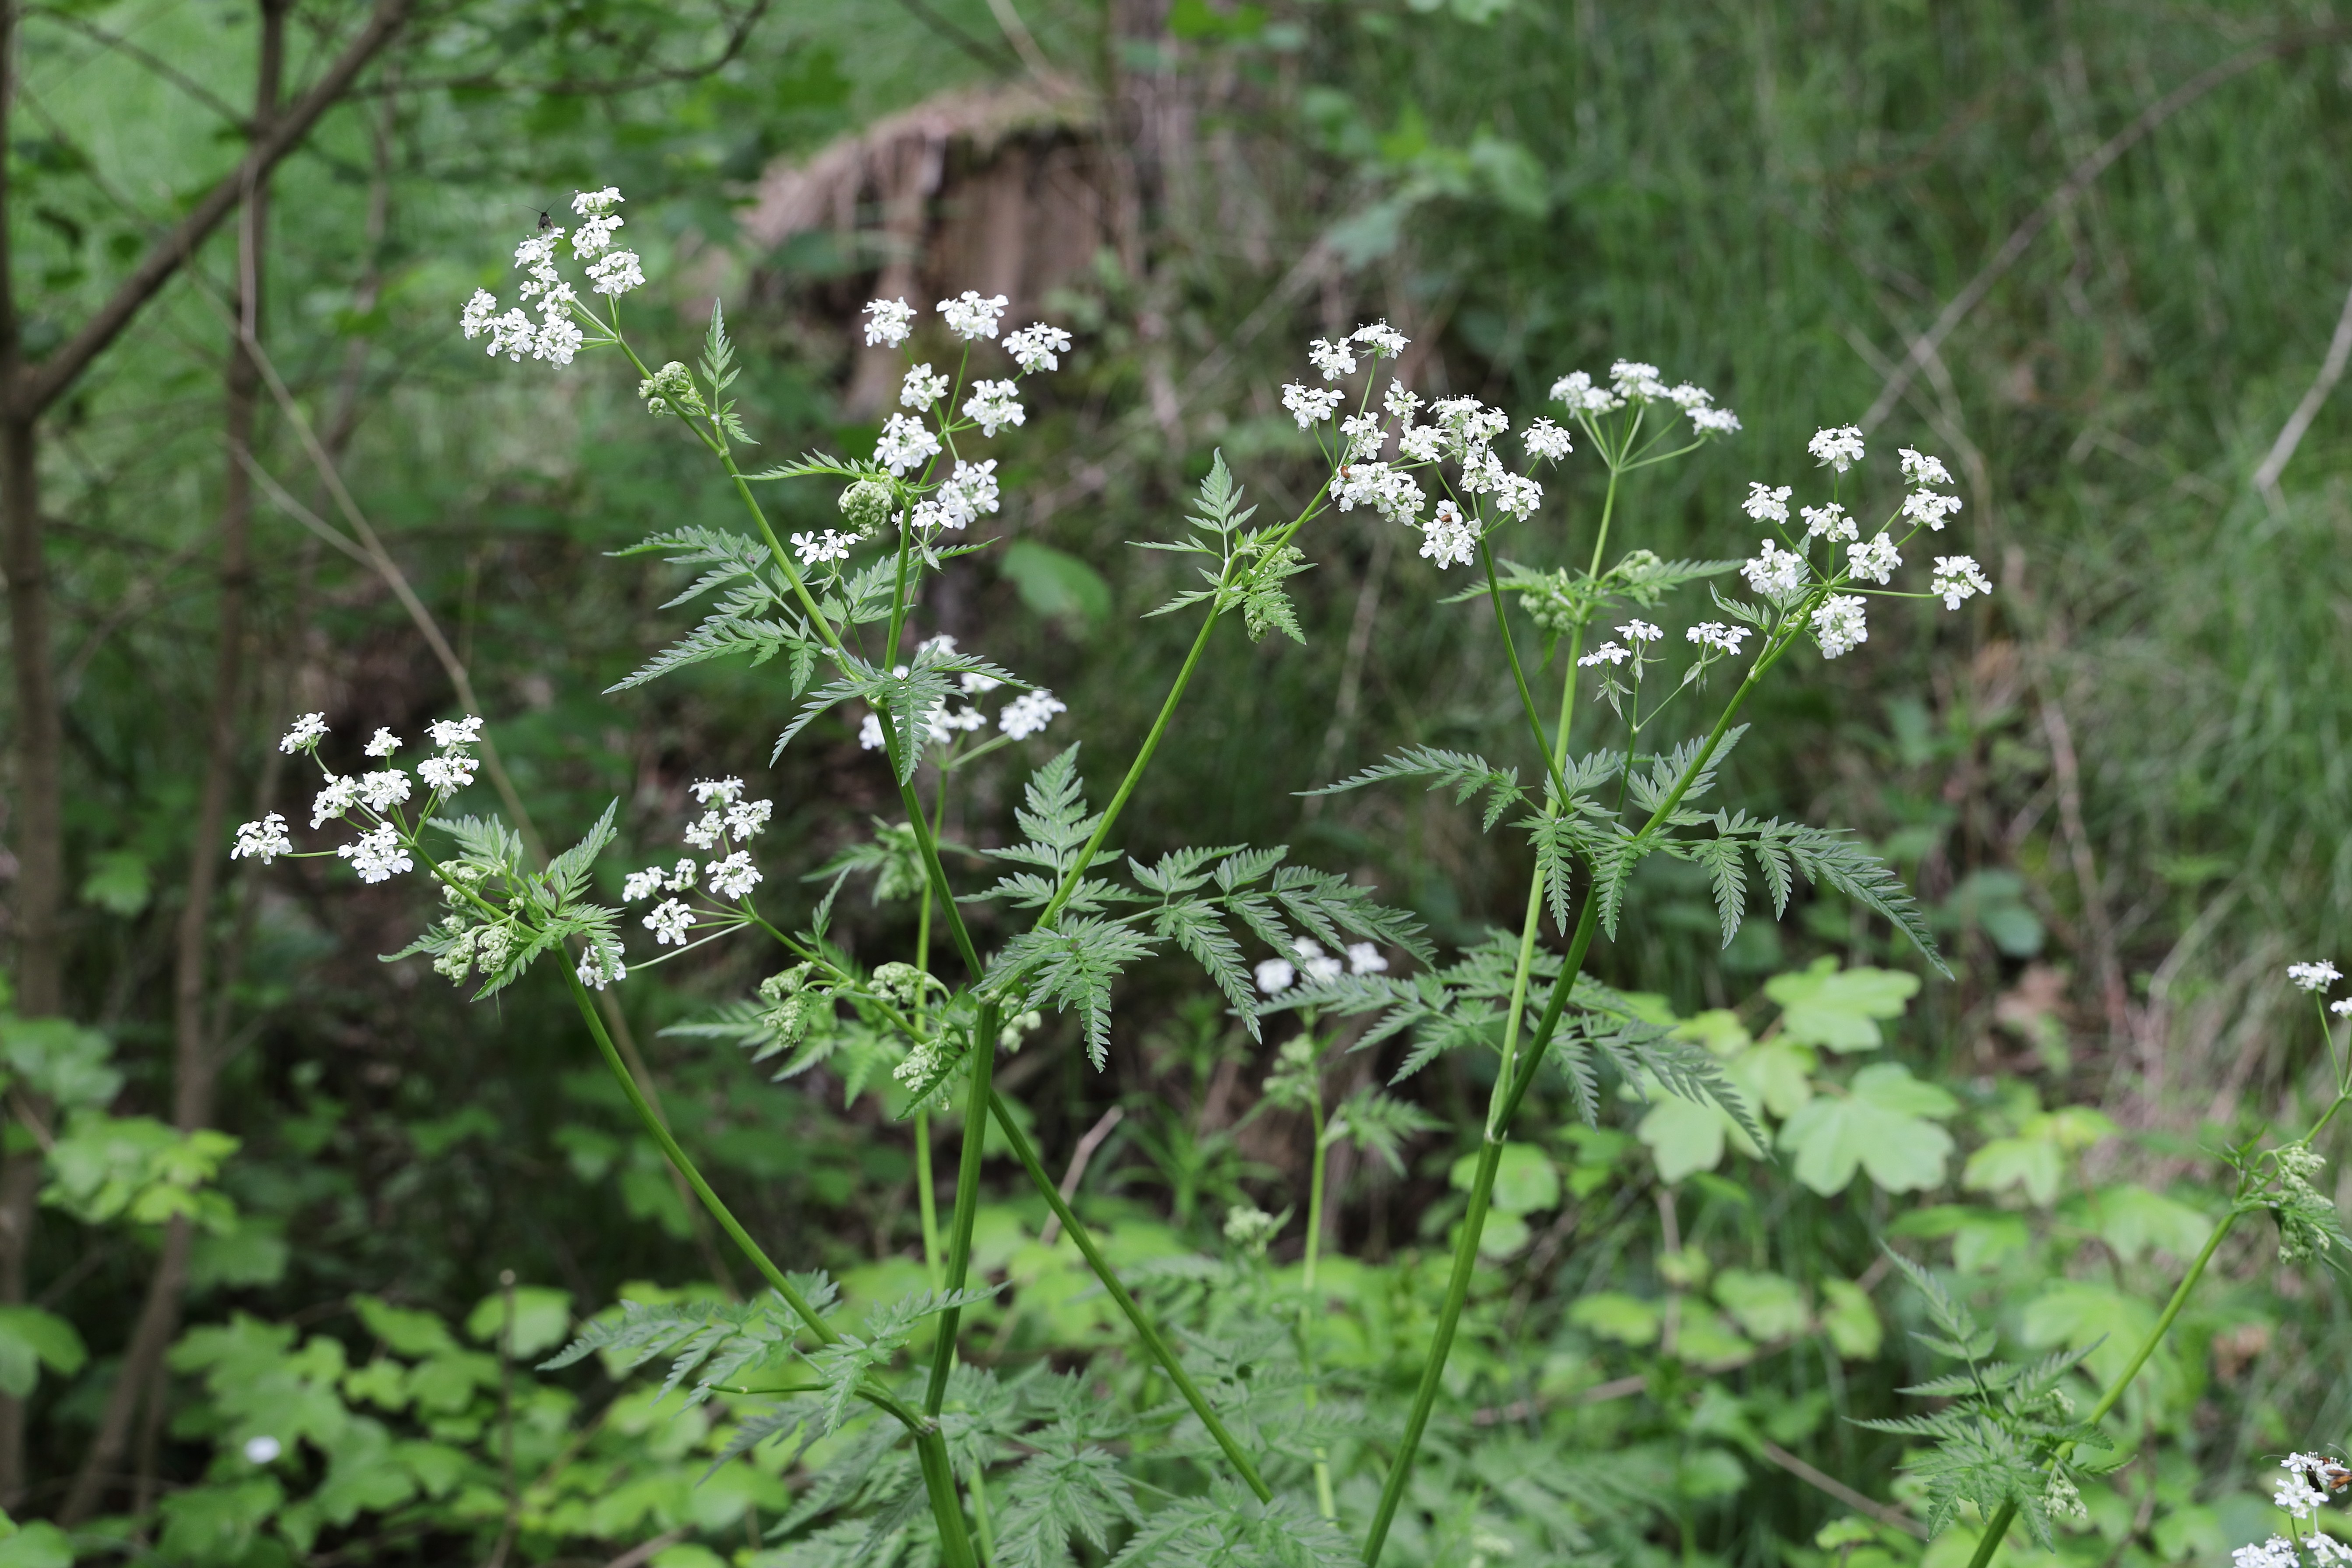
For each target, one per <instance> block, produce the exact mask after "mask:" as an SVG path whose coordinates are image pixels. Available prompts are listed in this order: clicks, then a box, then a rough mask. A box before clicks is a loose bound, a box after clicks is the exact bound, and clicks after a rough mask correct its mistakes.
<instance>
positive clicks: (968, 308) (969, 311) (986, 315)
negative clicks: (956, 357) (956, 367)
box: [940, 289, 1006, 342]
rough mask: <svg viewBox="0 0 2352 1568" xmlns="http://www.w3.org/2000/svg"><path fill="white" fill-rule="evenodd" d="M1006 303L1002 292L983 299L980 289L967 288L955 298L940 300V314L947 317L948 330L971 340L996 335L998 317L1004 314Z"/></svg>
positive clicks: (966, 339)
mask: <svg viewBox="0 0 2352 1568" xmlns="http://www.w3.org/2000/svg"><path fill="white" fill-rule="evenodd" d="M1005 303H1006V301H1005V298H1004V296H1003V295H1002V294H999V295H996V296H995V297H993V298H992V299H982V297H981V294H980V291H979V290H978V289H965V290H964V291H963V292H962V293H961V295H959V296H957V297H956V298H955V299H952V300H940V315H942V316H944V317H946V318H947V322H948V331H951V332H953V333H954V334H955V335H956V336H958V337H960V338H962V339H963V340H965V341H966V342H970V341H971V340H972V339H974V338H992V337H994V336H995V335H996V319H997V318H998V317H999V316H1002V315H1003V314H1004V306H1005Z"/></svg>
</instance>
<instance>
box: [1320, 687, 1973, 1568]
mask: <svg viewBox="0 0 2352 1568" xmlns="http://www.w3.org/2000/svg"><path fill="white" fill-rule="evenodd" d="M1788 646H1789V645H1788V644H1787V643H1786V642H1783V643H1781V644H1780V646H1779V647H1768V648H1766V649H1765V650H1764V652H1763V653H1761V654H1760V655H1759V657H1758V658H1757V660H1756V664H1755V666H1754V668H1750V669H1749V670H1748V679H1746V680H1744V681H1742V682H1741V683H1740V687H1739V689H1738V691H1737V692H1735V693H1733V695H1732V699H1731V700H1730V701H1729V702H1727V703H1726V704H1725V705H1724V710H1723V713H1722V716H1721V717H1720V718H1718V719H1717V721H1716V724H1715V728H1714V729H1713V730H1712V731H1708V733H1707V737H1706V742H1705V743H1704V744H1702V745H1701V746H1700V747H1699V749H1698V753H1697V754H1696V756H1694V757H1693V758H1692V759H1691V763H1690V766H1689V767H1688V768H1686V769H1685V770H1684V772H1683V775H1682V777H1681V778H1679V779H1677V780H1676V781H1675V787H1674V789H1673V791H1672V792H1671V793H1669V794H1668V795H1667V796H1666V798H1665V799H1664V801H1662V802H1660V803H1659V805H1658V808H1657V810H1656V811H1654V812H1653V813H1652V814H1651V816H1650V820H1649V821H1648V822H1646V823H1644V824H1643V826H1642V829H1641V831H1642V832H1643V833H1648V832H1650V831H1651V830H1652V829H1654V828H1655V827H1656V826H1658V824H1660V823H1661V822H1664V820H1665V819H1666V817H1667V816H1670V815H1672V813H1673V812H1674V810H1675V807H1676V806H1677V805H1681V804H1682V798H1683V796H1684V795H1685V794H1686V793H1688V791H1689V789H1690V786H1691V782H1692V781H1693V780H1694V779H1696V778H1697V777H1698V775H1699V773H1700V772H1701V771H1703V770H1704V769H1705V768H1706V764H1707V763H1708V762H1709V761H1710V760H1711V759H1712V758H1713V757H1714V755H1715V752H1716V750H1717V747H1719V746H1721V745H1722V744H1723V737H1724V736H1725V735H1726V734H1727V732H1729V731H1730V729H1731V721H1732V719H1733V718H1734V717H1735V716H1737V715H1738V711H1739V710H1740V708H1741V706H1742V705H1743V704H1744V703H1745V702H1746V701H1747V700H1748V694H1749V693H1750V692H1752V691H1753V690H1754V689H1756V684H1757V682H1759V680H1761V679H1763V678H1764V674H1765V672H1766V671H1767V670H1769V668H1771V667H1772V665H1773V664H1774V663H1775V662H1777V661H1778V659H1779V658H1780V655H1781V653H1782V652H1784V651H1785V650H1786V649H1787V647H1788ZM1570 689H1571V690H1573V689H1574V681H1573V679H1572V678H1571V679H1570ZM1560 733H1561V735H1562V736H1563V737H1565V736H1566V734H1567V726H1566V725H1565V724H1564V723H1563V724H1562V726H1561V730H1560ZM1535 885H1536V890H1537V892H1538V894H1540V892H1541V890H1542V872H1541V871H1540V870H1538V872H1537V878H1536V884H1535ZM1537 912H1538V910H1536V908H1535V907H1534V906H1533V905H1532V904H1531V906H1530V914H1531V915H1533V914H1535V913H1537ZM1600 917H1601V903H1600V900H1597V899H1595V898H1593V897H1591V895H1590V894H1589V893H1588V894H1587V895H1586V897H1585V900H1584V908H1583V910H1581V911H1580V913H1579V914H1578V916H1577V920H1576V933H1575V935H1574V936H1573V937H1571V938H1570V942H1569V950H1568V956H1567V958H1566V959H1565V960H1564V961H1563V962H1562V963H1561V964H1560V971H1559V980H1558V981H1556V982H1555V983H1554V984H1553V985H1552V990H1551V996H1550V998H1549V1000H1548V1001H1547V1002H1546V1003H1545V1005H1544V1011H1543V1017H1542V1018H1541V1020H1540V1021H1538V1024H1537V1025H1536V1030H1535V1034H1534V1037H1532V1038H1531V1039H1530V1040H1529V1041H1528V1050H1527V1055H1526V1059H1525V1060H1524V1061H1523V1062H1521V1063H1519V1064H1518V1065H1517V1068H1516V1070H1514V1069H1513V1068H1512V1066H1511V1065H1510V1063H1509V1061H1508V1058H1506V1062H1505V1065H1504V1068H1503V1070H1502V1071H1500V1072H1498V1073H1497V1074H1496V1079H1495V1096H1494V1099H1493V1100H1492V1101H1491V1102H1490V1110H1488V1113H1487V1118H1486V1134H1485V1137H1484V1140H1483V1142H1481V1144H1480V1147H1479V1150H1478V1165H1477V1169H1476V1171H1475V1173H1474V1175H1473V1176H1472V1178H1471V1184H1470V1206H1469V1209H1468V1211H1467V1212H1466V1213H1465V1214H1464V1215H1463V1218H1462V1232H1461V1235H1460V1237H1458V1238H1457V1239H1456V1241H1455V1242H1454V1268H1453V1272H1452V1273H1451V1274H1450V1275H1449V1276H1448V1277H1447V1279H1446V1282H1445V1300H1444V1304H1443V1305H1442V1306H1441V1307H1440V1308H1439V1310H1438V1315H1437V1334H1436V1337H1435V1339H1434V1340H1433V1341H1432V1342H1431V1344H1430V1348H1429V1357H1428V1359H1427V1360H1426V1361H1425V1362H1424V1363H1423V1366H1422V1375H1421V1384H1420V1386H1419V1387H1418V1388H1416V1389H1415V1390H1414V1392H1413V1400H1412V1412H1411V1414H1410V1415H1407V1417H1406V1419H1405V1429H1404V1435H1403V1436H1402V1438H1401V1439H1400V1440H1399V1442H1398V1446H1397V1455H1396V1458H1395V1459H1394V1460H1392V1461H1391V1463H1390V1465H1389V1473H1388V1479H1387V1480H1386V1482H1384V1483H1383V1484H1382V1486H1381V1500H1380V1506H1379V1508H1378V1509H1377V1510H1375V1512H1374V1513H1373V1515H1372V1527H1371V1531H1370V1534H1369V1535H1368V1536H1367V1537H1366V1539H1365V1542H1364V1562H1365V1563H1366V1564H1367V1568H1370V1565H1371V1564H1375V1563H1379V1562H1380V1560H1381V1548H1382V1547H1383V1546H1384V1545H1386V1544H1387V1542H1388V1534H1389V1528H1390V1526H1391V1524H1392V1523H1394V1522H1395V1519H1396V1511H1397V1509H1398V1507H1399V1506H1400V1505H1401V1504H1402V1502H1403V1500H1404V1489H1405V1483H1406V1482H1407V1481H1408V1480H1409V1479H1411V1477H1412V1464H1413V1459H1414V1457H1415V1455H1416V1453H1417V1452H1418V1451H1419V1449H1420V1447H1421V1439H1422V1436H1423V1432H1424V1431H1426V1429H1427V1428H1428V1426H1429V1416H1430V1412H1431V1411H1432V1410H1433V1408H1434V1407H1435V1405H1436V1404H1437V1390H1438V1386H1439V1384H1440V1382H1441V1381H1442V1379H1443V1378H1444V1373H1445V1363H1446V1360H1447V1358H1448V1357H1449V1356H1451V1355H1452V1354H1453V1352H1454V1333H1455V1331H1457V1330H1458V1329H1459V1327H1460V1326H1461V1321H1462V1309H1463V1306H1464V1304H1465V1302H1466V1301H1467V1300H1469V1296H1470V1280H1471V1277H1472V1275H1473V1273H1474V1272H1475V1269H1476V1268H1477V1262H1478V1238H1479V1233H1480V1232H1481V1231H1482V1230H1483V1229H1484V1228H1485V1226H1486V1208H1487V1205H1488V1202H1489V1201H1490V1199H1491V1198H1492V1196H1493V1194H1494V1188H1495V1173H1496V1171H1497V1170H1499V1169H1500V1168H1501V1165H1502V1159H1503V1138H1504V1133H1505V1131H1507V1129H1508V1128H1509V1126H1510V1124H1511V1118H1512V1117H1513V1116H1515V1115H1516V1114H1517V1111H1518V1109H1519V1105H1520V1102H1521V1101H1523V1100H1526V1098H1527V1095H1528V1089H1531V1088H1532V1087H1534V1084H1535V1080H1536V1073H1537V1070H1538V1068H1541V1067H1542V1065H1543V1058H1544V1054H1545V1053H1546V1052H1547V1051H1548V1050H1549V1048H1550V1047H1551V1042H1552V1037H1553V1036H1554V1034H1556V1033H1557V1032H1558V1030H1559V1020H1560V1016H1561V1014H1562V1013H1564V1012H1565V1011H1566V1009H1567V1005H1568V998H1569V994H1570V992H1571V991H1573V990H1574V989H1575V988H1576V981H1577V977H1578V976H1579V975H1580V974H1581V973H1583V972H1584V960H1585V955H1586V954H1587V953H1588V952H1590V951H1591V947H1592V938H1593V935H1594V933H1595V931H1597V930H1598V928H1599V926H1600V923H1601V920H1600ZM1523 951H1524V949H1523ZM1517 1018H1518V1011H1517V1005H1514V1008H1513V1011H1512V1014H1511V1022H1510V1024H1508V1025H1507V1026H1506V1027H1507V1029H1512V1028H1515V1027H1516V1026H1517ZM1505 1049H1506V1051H1508V1050H1509V1049H1510V1046H1509V1045H1508V1044H1507V1045H1506V1047H1505ZM1974 1568H1981V1565H1974Z"/></svg>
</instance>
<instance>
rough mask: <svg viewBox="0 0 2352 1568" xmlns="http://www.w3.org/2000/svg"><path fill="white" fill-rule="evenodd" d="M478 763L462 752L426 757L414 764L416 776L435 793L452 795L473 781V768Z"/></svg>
mask: <svg viewBox="0 0 2352 1568" xmlns="http://www.w3.org/2000/svg"><path fill="white" fill-rule="evenodd" d="M480 765H481V764H480V763H478V762H476V761H475V760H474V759H473V758H471V757H469V756H467V755H465V754H464V753H462V752H458V753H454V754H451V755H446V756H439V757H427V758H425V760H424V761H423V762H421V763H417V764H416V776H417V777H418V778H420V779H423V780H424V781H425V787H426V788H427V789H430V790H431V791H433V792H434V793H435V794H436V795H454V794H456V793H457V791H459V790H461V789H464V788H465V787H466V786H467V784H472V783H473V782H474V770H475V769H476V768H478V767H479V766H480Z"/></svg>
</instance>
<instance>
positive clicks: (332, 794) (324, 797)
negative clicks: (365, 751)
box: [310, 773, 360, 827]
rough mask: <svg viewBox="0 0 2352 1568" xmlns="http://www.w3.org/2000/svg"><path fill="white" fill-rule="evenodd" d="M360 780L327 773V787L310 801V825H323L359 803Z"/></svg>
mask: <svg viewBox="0 0 2352 1568" xmlns="http://www.w3.org/2000/svg"><path fill="white" fill-rule="evenodd" d="M359 798H360V781H359V780H357V779H353V778H345V777H343V776H341V774H338V773H329V774H328V775H327V787H326V788H324V789H322V790H320V792H319V793H318V794H317V795H315V796H313V797H312V799H311V801H310V826H312V827H324V826H327V824H329V823H330V822H332V821H334V820H335V819H336V818H337V817H339V816H342V815H343V814H344V813H345V812H347V811H349V810H351V808H352V806H354V805H358V804H359Z"/></svg>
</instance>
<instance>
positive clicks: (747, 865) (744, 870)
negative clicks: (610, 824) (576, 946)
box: [581, 778, 776, 984]
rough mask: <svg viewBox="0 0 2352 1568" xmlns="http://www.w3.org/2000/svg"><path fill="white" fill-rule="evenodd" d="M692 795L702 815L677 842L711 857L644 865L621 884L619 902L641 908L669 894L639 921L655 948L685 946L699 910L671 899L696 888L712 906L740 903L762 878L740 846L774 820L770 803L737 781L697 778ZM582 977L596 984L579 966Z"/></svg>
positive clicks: (747, 851) (684, 902) (773, 804)
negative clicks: (658, 895)
mask: <svg viewBox="0 0 2352 1568" xmlns="http://www.w3.org/2000/svg"><path fill="white" fill-rule="evenodd" d="M693 795H694V798H695V802H696V804H698V805H700V806H701V807H702V808H703V810H702V815H701V816H698V817H697V818H696V819H695V820H694V821H692V822H690V823H688V825H687V826H686V830H685V831H684V832H683V833H682V834H681V835H679V837H683V838H684V839H685V840H686V842H687V843H688V844H689V845H691V846H692V847H695V848H697V849H699V850H702V851H703V852H704V853H705V854H707V855H709V857H710V858H709V859H708V860H706V861H705V862H703V863H702V864H701V865H699V866H698V865H696V864H695V862H694V860H693V858H691V857H687V856H681V857H679V858H678V859H677V862H676V863H674V864H672V865H670V866H668V867H662V866H648V867H646V868H645V869H644V870H642V871H632V872H630V873H629V875H628V878H627V879H626V880H625V881H624V882H623V883H622V885H621V900H622V902H624V903H630V904H635V903H642V902H644V901H645V900H647V899H650V898H652V897H653V896H654V895H655V894H656V893H667V894H670V895H672V896H671V897H668V898H665V899H663V900H662V901H661V902H660V903H658V904H656V905H655V906H654V907H653V908H652V909H651V910H648V911H646V917H645V921H644V922H643V923H644V925H645V928H646V930H647V931H651V932H653V933H654V945H655V946H656V947H663V946H671V945H675V946H678V947H684V946H686V945H687V942H688V933H689V932H690V931H692V930H693V929H694V924H695V921H696V919H697V918H698V911H697V910H695V907H694V906H693V905H692V904H689V903H688V902H687V901H686V900H683V899H680V898H677V897H676V896H675V895H677V894H679V893H689V892H692V891H694V889H696V888H697V887H700V888H701V889H703V890H704V891H706V892H707V893H709V896H710V898H711V900H713V902H714V903H718V904H734V903H740V901H741V900H744V899H747V898H749V897H751V889H754V888H756V887H758V886H759V885H760V883H761V875H760V870H759V868H757V867H755V866H753V865H752V864H751V851H750V850H749V849H746V848H744V847H742V846H743V845H745V844H747V843H749V842H750V841H751V839H754V838H757V837H759V836H760V834H761V832H762V831H764V830H765V829H766V827H767V826H768V824H769V822H770V821H771V820H772V819H773V817H774V816H775V814H776V807H775V803H774V802H772V801H765V800H748V799H746V798H744V795H743V781H742V780H741V779H739V778H724V779H697V780H696V781H695V783H694V785H693ZM713 912H722V911H713ZM723 912H724V913H728V914H732V913H733V911H731V910H730V911H723ZM738 918H740V917H738ZM613 958H614V963H618V958H619V955H618V954H617V953H615V954H614V955H613ZM581 978H582V979H583V981H587V983H588V984H595V982H594V981H593V980H592V979H590V978H589V976H588V974H587V973H585V970H584V967H583V973H582V974H581ZM614 978H618V976H617V975H615V976H614Z"/></svg>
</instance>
